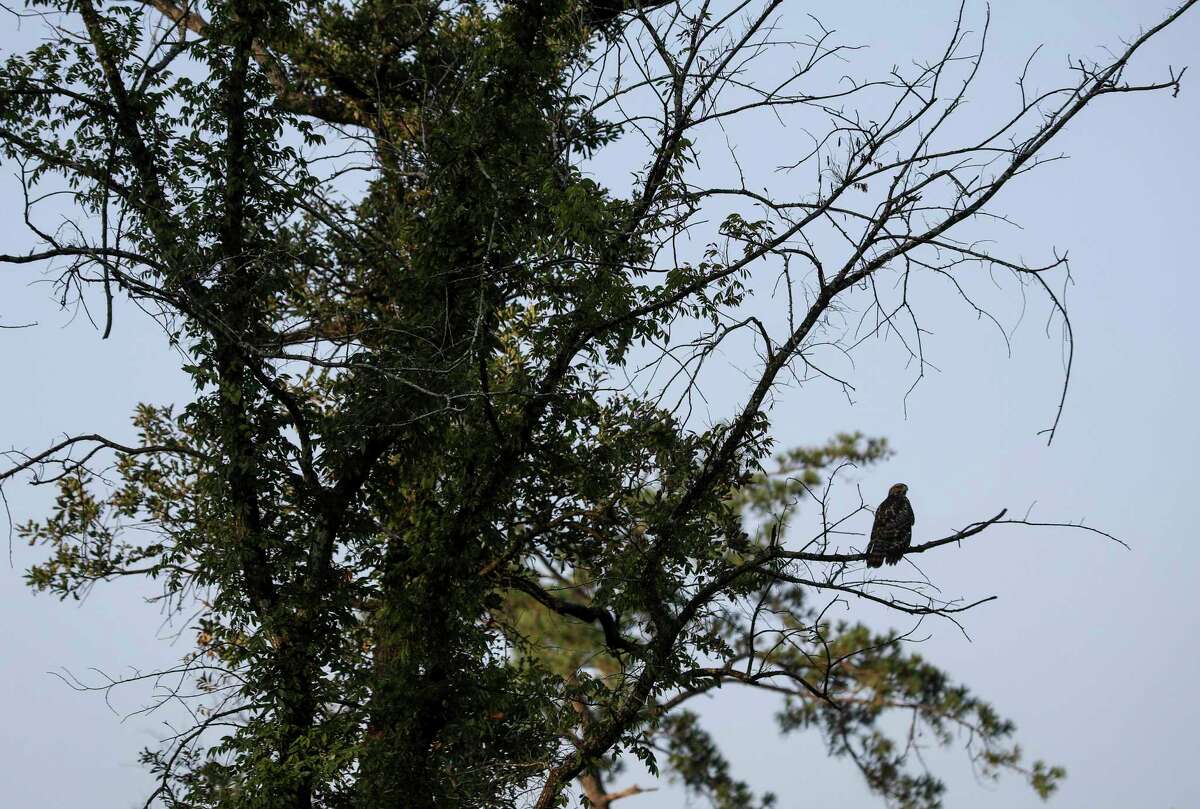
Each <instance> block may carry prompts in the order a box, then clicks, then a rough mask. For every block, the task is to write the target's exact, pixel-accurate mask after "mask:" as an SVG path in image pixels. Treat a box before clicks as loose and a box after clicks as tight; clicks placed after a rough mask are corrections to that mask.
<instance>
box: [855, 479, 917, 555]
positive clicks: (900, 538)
mask: <svg viewBox="0 0 1200 809" xmlns="http://www.w3.org/2000/svg"><path fill="white" fill-rule="evenodd" d="M906 494H908V487H907V486H905V485H904V484H903V483H897V484H896V485H895V486H893V487H892V488H890V489H888V496H887V499H886V500H884V501H883V502H882V503H880V504H879V508H877V509H875V524H874V525H873V526H872V527H871V542H870V543H869V544H868V545H867V567H881V566H882V565H883V563H884V562H887V563H888V564H889V565H894V564H896V563H897V562H899V561H900V558H901V557H902V556H904V552H905V551H906V550H908V547H909V545H911V544H912V527H913V523H914V522H916V519H917V518H916V516H915V515H914V514H913V510H912V504H910V503H909V502H908V498H907V497H906V496H905V495H906Z"/></svg>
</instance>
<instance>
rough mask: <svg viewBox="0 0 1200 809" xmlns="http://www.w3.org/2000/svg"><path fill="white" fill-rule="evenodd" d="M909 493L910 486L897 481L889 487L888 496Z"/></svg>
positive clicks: (900, 495)
mask: <svg viewBox="0 0 1200 809" xmlns="http://www.w3.org/2000/svg"><path fill="white" fill-rule="evenodd" d="M906 494H908V486H906V485H904V484H903V483H897V484H896V485H895V486H893V487H892V488H890V489H888V497H903V496H904V495H906Z"/></svg>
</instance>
